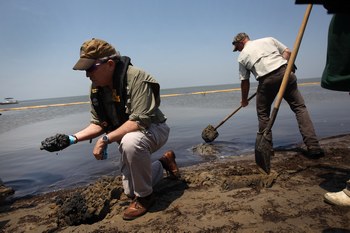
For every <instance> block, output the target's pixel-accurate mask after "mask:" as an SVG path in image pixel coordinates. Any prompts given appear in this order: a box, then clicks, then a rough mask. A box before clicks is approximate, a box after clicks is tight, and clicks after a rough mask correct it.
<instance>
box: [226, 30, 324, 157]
mask: <svg viewBox="0 0 350 233" xmlns="http://www.w3.org/2000/svg"><path fill="white" fill-rule="evenodd" d="M232 45H233V46H234V48H233V51H234V52H235V51H239V52H240V54H239V56H238V63H239V78H240V80H241V91H242V100H241V105H242V107H246V106H247V105H248V93H249V89H250V81H249V78H250V73H252V74H253V75H254V76H255V78H256V80H257V81H258V82H259V85H258V89H257V95H256V109H257V115H258V121H259V133H261V132H262V131H263V130H264V129H265V128H266V127H267V124H268V122H269V120H270V112H271V105H272V103H273V101H274V99H275V97H276V95H277V93H278V91H279V88H280V85H281V83H282V80H283V76H284V73H285V70H286V66H287V62H288V59H289V57H290V55H291V51H290V50H289V49H288V48H287V46H285V45H284V44H282V43H281V42H279V41H278V40H276V39H275V38H272V37H266V38H262V39H257V40H250V38H249V36H248V35H247V34H246V33H244V32H242V33H238V34H237V35H236V36H235V37H234V40H233V42H232ZM283 98H284V99H285V100H286V101H287V103H288V104H289V106H290V108H291V110H292V111H293V112H294V113H295V116H296V119H297V122H298V125H299V130H300V133H301V135H302V137H303V141H304V143H305V145H306V147H307V154H306V155H307V157H309V158H312V159H318V158H320V157H322V156H324V152H323V150H322V149H321V147H320V145H319V142H318V140H317V137H316V133H315V129H314V126H313V123H312V121H311V118H310V115H309V113H308V110H307V108H306V106H305V102H304V99H303V97H302V96H301V94H300V92H299V90H298V86H297V78H296V76H295V74H294V73H293V72H292V73H291V75H290V77H289V80H288V84H287V88H286V90H285V93H284V96H283ZM269 136H270V137H271V139H272V134H271V135H269Z"/></svg>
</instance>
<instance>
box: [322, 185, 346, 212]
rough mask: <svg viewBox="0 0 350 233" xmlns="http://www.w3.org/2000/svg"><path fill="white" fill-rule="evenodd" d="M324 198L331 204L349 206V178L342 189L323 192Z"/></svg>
mask: <svg viewBox="0 0 350 233" xmlns="http://www.w3.org/2000/svg"><path fill="white" fill-rule="evenodd" d="M324 200H325V201H326V202H327V203H330V204H333V205H338V206H350V180H348V181H347V182H346V187H345V189H343V190H342V191H339V192H328V193H325V195H324Z"/></svg>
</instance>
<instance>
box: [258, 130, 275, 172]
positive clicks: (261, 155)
mask: <svg viewBox="0 0 350 233" xmlns="http://www.w3.org/2000/svg"><path fill="white" fill-rule="evenodd" d="M273 155H274V151H273V145H272V136H271V134H264V133H258V134H257V136H256V142H255V163H256V164H257V165H258V166H259V167H260V168H261V169H263V170H264V171H265V172H266V173H267V174H270V168H271V165H270V162H271V156H273Z"/></svg>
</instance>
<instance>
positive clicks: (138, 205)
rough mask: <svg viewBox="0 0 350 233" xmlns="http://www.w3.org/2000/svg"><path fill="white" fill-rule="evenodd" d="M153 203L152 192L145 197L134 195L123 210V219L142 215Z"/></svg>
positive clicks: (132, 218) (131, 218)
mask: <svg viewBox="0 0 350 233" xmlns="http://www.w3.org/2000/svg"><path fill="white" fill-rule="evenodd" d="M153 203H154V196H153V194H151V195H148V196H147V197H136V198H135V199H134V200H133V201H132V202H131V203H130V205H129V207H128V208H127V209H126V210H125V211H124V214H123V219H124V220H134V219H136V218H138V217H140V216H142V215H144V214H145V213H146V212H147V211H148V210H149V208H150V207H151V206H152V205H153Z"/></svg>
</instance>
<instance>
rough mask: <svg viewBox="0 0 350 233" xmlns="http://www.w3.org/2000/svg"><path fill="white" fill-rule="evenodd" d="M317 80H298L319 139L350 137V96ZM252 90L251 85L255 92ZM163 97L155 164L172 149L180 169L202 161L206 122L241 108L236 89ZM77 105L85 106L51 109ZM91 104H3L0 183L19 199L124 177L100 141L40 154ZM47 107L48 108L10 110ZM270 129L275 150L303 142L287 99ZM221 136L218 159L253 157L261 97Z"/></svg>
mask: <svg viewBox="0 0 350 233" xmlns="http://www.w3.org/2000/svg"><path fill="white" fill-rule="evenodd" d="M315 82H316V83H315ZM318 82H319V79H312V80H299V89H300V91H301V93H302V95H303V96H304V98H305V102H306V105H307V107H308V110H309V113H310V115H311V117H312V120H313V123H314V125H315V129H316V133H317V135H318V137H319V138H324V137H329V136H334V135H340V134H347V133H350V117H349V115H350V107H349V106H350V105H349V102H350V96H349V93H346V92H335V91H329V90H325V89H323V88H321V87H320V85H319V83H318ZM215 90H220V91H218V92H215ZM222 90H229V91H222ZM213 91H214V92H213ZM254 91H255V85H254V83H252V87H251V93H253V92H254ZM161 94H162V104H161V110H162V111H163V112H164V113H165V115H166V116H167V117H168V121H167V123H168V125H169V126H170V129H171V132H170V136H169V140H168V143H167V144H166V145H165V146H164V147H163V148H161V149H160V150H159V151H157V152H156V153H154V155H153V159H154V160H156V159H158V158H159V157H160V156H161V155H162V153H164V151H166V150H168V149H172V150H174V151H175V154H176V156H177V162H178V165H179V166H180V169H181V167H185V166H189V165H193V164H198V163H201V162H203V161H204V159H203V158H202V157H201V156H200V155H199V154H196V153H195V152H194V151H193V148H195V147H196V146H198V145H201V144H202V143H204V141H203V139H202V138H201V133H202V130H203V129H204V128H205V127H207V125H208V124H212V125H213V126H216V125H218V124H219V123H220V122H221V121H222V120H223V119H224V118H225V117H226V116H227V115H229V114H230V113H231V112H233V111H234V110H235V109H236V108H238V107H239V104H240V103H239V102H240V94H241V93H240V91H239V85H237V84H236V85H220V86H205V87H187V88H176V89H166V90H162V91H161ZM173 94H176V95H173ZM76 102H82V103H81V104H77V105H68V106H52V105H55V104H64V103H76ZM86 102H88V97H87V96H78V97H65V98H52V99H43V100H28V101H20V103H19V104H16V105H7V106H0V107H1V108H0V113H1V116H0V145H1V146H0V178H1V179H2V181H3V182H4V183H5V184H6V185H7V186H10V187H13V188H14V189H15V191H16V192H15V195H14V196H15V197H23V196H28V195H36V194H40V193H45V192H50V191H55V190H59V189H64V188H73V187H77V186H81V185H86V184H88V183H90V182H92V181H95V180H96V179H98V178H99V177H101V176H103V175H118V174H119V159H120V154H119V152H118V150H117V144H111V145H110V146H109V147H108V159H107V160H103V161H97V160H95V158H94V156H93V155H92V149H93V146H94V141H93V142H92V143H91V144H90V143H89V142H80V143H78V144H76V145H73V146H70V147H68V148H67V149H65V150H63V151H60V152H58V153H49V152H47V151H41V150H40V149H39V147H40V142H41V141H42V140H43V139H45V138H46V137H49V136H52V135H54V134H56V133H65V134H73V133H75V132H77V131H79V130H80V129H82V128H84V127H85V126H86V125H87V124H88V123H89V119H90V115H89V111H90V106H89V104H87V103H86ZM43 105H45V106H46V107H42V108H28V109H22V110H8V109H9V108H25V107H28V106H43ZM50 106H51V107H50ZM272 130H273V135H274V146H275V147H292V146H295V145H298V144H300V143H302V138H301V136H300V133H299V131H298V126H297V123H296V120H295V116H294V114H293V112H292V111H290V109H289V107H288V105H287V104H286V103H285V102H284V101H282V104H281V106H280V109H279V112H278V116H277V119H276V122H275V124H274V126H273V129H272ZM217 131H218V132H219V137H218V138H216V139H215V141H214V142H212V144H214V146H215V148H217V150H218V152H219V155H218V157H219V159H220V158H223V157H227V156H240V155H242V154H243V156H244V154H245V153H248V152H253V151H254V143H255V136H256V131H257V117H256V111H255V99H253V100H252V101H251V103H250V104H249V105H248V106H247V107H245V108H242V109H241V110H240V111H238V112H237V113H236V114H235V115H233V116H232V117H231V118H230V119H229V120H227V121H226V122H225V123H224V124H223V125H222V126H220V127H219V128H218V129H217Z"/></svg>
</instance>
